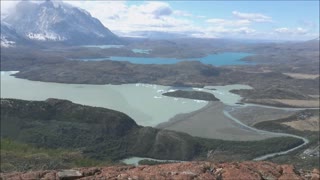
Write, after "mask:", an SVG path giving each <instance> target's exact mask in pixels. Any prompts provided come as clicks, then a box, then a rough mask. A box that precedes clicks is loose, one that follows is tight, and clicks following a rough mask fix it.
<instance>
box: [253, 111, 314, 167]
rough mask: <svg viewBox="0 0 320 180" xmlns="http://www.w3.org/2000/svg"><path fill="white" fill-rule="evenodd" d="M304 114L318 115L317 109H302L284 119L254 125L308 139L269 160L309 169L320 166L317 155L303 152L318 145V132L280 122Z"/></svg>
mask: <svg viewBox="0 0 320 180" xmlns="http://www.w3.org/2000/svg"><path fill="white" fill-rule="evenodd" d="M305 115H307V116H317V117H319V110H304V111H301V112H299V113H297V114H295V115H292V116H290V117H287V118H284V119H279V120H273V121H264V122H260V123H257V124H255V125H254V126H255V127H256V128H259V129H263V130H267V131H273V132H284V133H290V134H295V135H299V136H303V137H305V138H307V139H308V140H309V141H310V142H309V143H308V144H307V145H306V146H304V147H303V148H300V149H298V150H296V151H293V152H291V153H289V154H286V155H283V156H278V157H274V158H272V159H270V161H272V162H275V163H289V164H294V165H295V166H296V167H298V168H303V169H310V170H312V169H313V168H318V167H319V166H320V163H319V157H317V156H310V155H307V154H305V153H304V151H305V150H307V149H314V148H316V147H318V146H319V145H320V139H319V132H313V131H299V130H297V129H294V128H292V127H290V126H287V125H285V124H282V123H283V122H290V121H295V120H297V119H298V118H299V117H302V116H305Z"/></svg>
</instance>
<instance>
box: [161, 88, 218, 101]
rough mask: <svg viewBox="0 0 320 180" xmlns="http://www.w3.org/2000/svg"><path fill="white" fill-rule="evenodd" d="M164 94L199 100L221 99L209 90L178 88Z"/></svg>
mask: <svg viewBox="0 0 320 180" xmlns="http://www.w3.org/2000/svg"><path fill="white" fill-rule="evenodd" d="M162 95H164V96H171V97H179V98H188V99H197V100H204V101H219V99H217V98H216V97H215V96H214V95H213V94H211V93H208V92H202V91H183V90H177V91H173V92H166V93H163V94H162Z"/></svg>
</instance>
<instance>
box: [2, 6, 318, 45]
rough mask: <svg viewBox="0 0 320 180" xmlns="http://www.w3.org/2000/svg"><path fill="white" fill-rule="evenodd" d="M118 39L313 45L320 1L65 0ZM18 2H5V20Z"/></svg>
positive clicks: (3, 13) (316, 32)
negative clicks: (170, 37)
mask: <svg viewBox="0 0 320 180" xmlns="http://www.w3.org/2000/svg"><path fill="white" fill-rule="evenodd" d="M64 2H65V3H68V4H72V5H74V6H77V7H80V8H82V9H85V10H87V11H88V12H90V13H91V15H92V16H94V17H96V18H98V19H99V20H100V21H101V22H102V23H103V24H104V25H105V26H106V27H108V28H109V29H110V30H112V31H113V32H115V33H116V34H118V35H125V36H132V35H134V34H135V33H134V32H136V31H159V32H170V33H178V34H188V35H190V36H193V37H212V38H215V37H217V38H239V39H272V40H308V39H313V38H317V37H319V1H317V0H316V1H310V0H308V1H236V2H235V1H190V0H189V1H92V0H83V1H64ZM16 3H17V1H3V0H1V15H2V16H3V15H5V14H6V13H8V12H10V8H11V7H13V6H14V5H15V4H16Z"/></svg>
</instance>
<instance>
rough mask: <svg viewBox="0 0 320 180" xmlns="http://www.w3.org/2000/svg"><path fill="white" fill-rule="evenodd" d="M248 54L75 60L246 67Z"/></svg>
mask: <svg viewBox="0 0 320 180" xmlns="http://www.w3.org/2000/svg"><path fill="white" fill-rule="evenodd" d="M250 55H252V54H249V53H235V52H226V53H220V54H210V55H208V56H206V57H202V58H190V59H177V58H160V57H123V56H111V57H105V58H81V59H75V60H81V61H105V60H112V61H128V62H131V63H134V64H176V63H178V62H182V61H200V62H202V63H203V64H211V65H214V66H226V65H248V64H253V63H248V62H246V61H241V59H242V58H245V57H247V56H250Z"/></svg>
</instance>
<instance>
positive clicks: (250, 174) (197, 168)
mask: <svg viewBox="0 0 320 180" xmlns="http://www.w3.org/2000/svg"><path fill="white" fill-rule="evenodd" d="M1 179H3V180H9V179H12V180H13V179H50V180H51V179H52V180H59V179H64V180H68V179H69V180H70V179H82V180H89V179H90V180H91V179H128V180H129V179H131V180H138V179H139V180H140V179H157V180H158V179H183V180H185V179H186V180H187V179H210V180H215V179H217V180H218V179H219V180H223V179H231V180H233V179H243V180H251V179H252V180H254V179H259V180H260V179H268V180H271V179H279V180H299V179H310V180H319V169H314V170H313V171H312V172H310V171H303V170H300V171H298V170H296V169H295V168H294V167H293V166H292V165H278V164H274V163H271V162H249V161H248V162H241V163H238V162H234V163H220V164H215V163H210V162H185V163H174V164H162V165H155V166H145V165H143V166H136V167H135V166H110V167H93V168H75V169H73V170H61V171H56V170H50V171H34V172H14V173H2V174H1Z"/></svg>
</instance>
